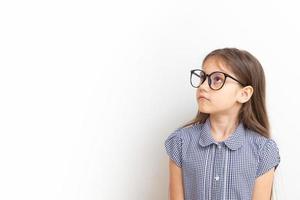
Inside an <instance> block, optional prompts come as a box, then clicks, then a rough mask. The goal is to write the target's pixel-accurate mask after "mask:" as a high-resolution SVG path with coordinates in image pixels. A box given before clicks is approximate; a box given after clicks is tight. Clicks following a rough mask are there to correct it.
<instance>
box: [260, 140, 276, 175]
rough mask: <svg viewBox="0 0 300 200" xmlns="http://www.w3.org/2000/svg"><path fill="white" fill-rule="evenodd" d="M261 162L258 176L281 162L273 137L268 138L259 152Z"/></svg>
mask: <svg viewBox="0 0 300 200" xmlns="http://www.w3.org/2000/svg"><path fill="white" fill-rule="evenodd" d="M258 156H259V163H258V168H257V171H256V178H257V177H259V176H261V175H263V174H264V173H266V172H267V171H269V170H270V169H271V168H273V167H275V170H276V168H277V167H278V165H279V163H280V154H279V149H278V146H277V144H276V142H275V141H274V140H273V139H270V138H269V139H268V140H267V141H266V142H265V144H264V146H263V147H262V148H261V150H260V151H259V153H258Z"/></svg>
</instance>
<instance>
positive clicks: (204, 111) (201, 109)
mask: <svg viewBox="0 0 300 200" xmlns="http://www.w3.org/2000/svg"><path fill="white" fill-rule="evenodd" d="M199 111H200V112H201V113H206V114H210V113H211V111H209V110H208V109H204V108H199Z"/></svg>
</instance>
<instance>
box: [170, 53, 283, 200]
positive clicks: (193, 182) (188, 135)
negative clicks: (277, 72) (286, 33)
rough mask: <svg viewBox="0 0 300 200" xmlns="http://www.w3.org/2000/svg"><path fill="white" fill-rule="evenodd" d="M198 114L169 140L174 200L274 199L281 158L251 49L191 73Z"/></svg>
mask: <svg viewBox="0 0 300 200" xmlns="http://www.w3.org/2000/svg"><path fill="white" fill-rule="evenodd" d="M190 83H191V85H192V86H193V87H195V88H197V90H196V100H197V103H198V107H199V109H198V112H197V115H196V117H195V118H194V119H193V120H192V121H191V122H189V123H188V124H186V125H184V126H182V127H180V128H177V129H176V130H174V131H173V132H172V133H171V134H170V135H169V136H168V137H167V139H166V140H165V148H166V151H167V154H168V155H169V157H170V159H169V199H170V200H183V199H184V200H221V199H222V200H269V199H271V197H272V186H273V178H274V172H275V170H276V168H277V166H278V165H279V162H280V155H279V149H278V146H277V144H276V142H275V141H274V140H273V139H271V135H270V130H269V120H268V115H267V110H266V102H265V75H264V71H263V68H262V66H261V64H260V63H259V61H258V60H257V59H256V58H255V57H254V56H253V55H251V54H250V53H249V52H247V51H245V50H239V49H236V48H223V49H216V50H214V51H212V52H211V53H209V54H208V55H207V56H206V57H205V58H204V60H203V62H202V66H201V69H194V70H191V74H190Z"/></svg>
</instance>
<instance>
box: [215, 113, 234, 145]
mask: <svg viewBox="0 0 300 200" xmlns="http://www.w3.org/2000/svg"><path fill="white" fill-rule="evenodd" d="M209 120H210V125H211V135H212V137H213V138H214V139H215V140H216V141H223V140H226V139H227V138H228V137H229V136H230V135H231V134H232V133H233V132H234V130H235V129H236V128H237V126H238V120H237V115H221V114H210V115H209Z"/></svg>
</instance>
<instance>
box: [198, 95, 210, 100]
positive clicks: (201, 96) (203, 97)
mask: <svg viewBox="0 0 300 200" xmlns="http://www.w3.org/2000/svg"><path fill="white" fill-rule="evenodd" d="M201 98H202V99H206V100H209V99H208V98H207V97H205V96H203V95H200V96H199V97H198V99H201Z"/></svg>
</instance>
